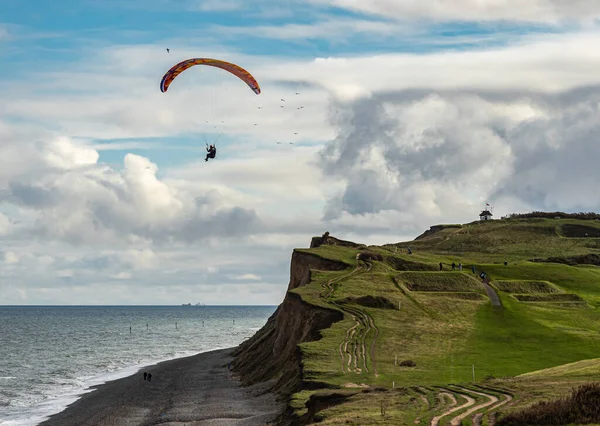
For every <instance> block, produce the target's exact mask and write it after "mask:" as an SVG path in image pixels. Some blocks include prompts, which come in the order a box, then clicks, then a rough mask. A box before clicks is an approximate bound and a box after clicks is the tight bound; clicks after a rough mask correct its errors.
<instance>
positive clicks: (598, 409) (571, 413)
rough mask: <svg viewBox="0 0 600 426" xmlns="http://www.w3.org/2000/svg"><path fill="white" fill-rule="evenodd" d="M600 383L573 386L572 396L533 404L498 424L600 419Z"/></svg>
mask: <svg viewBox="0 0 600 426" xmlns="http://www.w3.org/2000/svg"><path fill="white" fill-rule="evenodd" d="M598 401H600V383H588V384H585V385H582V386H580V387H578V388H577V389H573V391H572V393H571V395H570V396H568V397H566V398H561V399H558V400H555V401H550V402H538V403H537V404H534V405H532V406H531V407H527V408H524V409H522V410H520V411H516V412H514V413H510V414H508V415H506V416H504V417H502V418H501V419H500V420H499V421H498V422H497V423H496V425H497V426H521V425H523V426H525V425H569V424H590V423H599V422H600V404H599V403H598Z"/></svg>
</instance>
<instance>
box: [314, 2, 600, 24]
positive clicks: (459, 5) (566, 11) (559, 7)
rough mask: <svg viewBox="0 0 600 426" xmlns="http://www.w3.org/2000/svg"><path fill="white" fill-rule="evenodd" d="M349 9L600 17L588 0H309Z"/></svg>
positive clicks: (535, 18) (599, 8)
mask: <svg viewBox="0 0 600 426" xmlns="http://www.w3.org/2000/svg"><path fill="white" fill-rule="evenodd" d="M311 2H312V3H316V4H329V5H334V6H338V7H342V8H346V9H350V10H355V11H360V12H366V13H372V14H376V15H381V16H386V17H396V18H398V19H402V20H410V19H415V18H425V19H434V20H439V21H446V20H454V21H462V22H464V21H528V22H543V23H562V22H564V21H567V22H568V21H571V20H577V21H586V22H592V21H594V20H595V19H598V18H599V17H600V4H598V2H595V1H590V0H572V1H569V2H566V1H564V0H529V1H526V2H522V1H519V0H487V1H478V0H454V1H452V2H449V1H444V0H432V1H428V2H420V1H414V0H371V1H368V2H367V1H363V0H311Z"/></svg>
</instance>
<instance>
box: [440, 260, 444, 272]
mask: <svg viewBox="0 0 600 426" xmlns="http://www.w3.org/2000/svg"><path fill="white" fill-rule="evenodd" d="M443 269H444V267H443V266H442V262H440V271H441V270H443Z"/></svg>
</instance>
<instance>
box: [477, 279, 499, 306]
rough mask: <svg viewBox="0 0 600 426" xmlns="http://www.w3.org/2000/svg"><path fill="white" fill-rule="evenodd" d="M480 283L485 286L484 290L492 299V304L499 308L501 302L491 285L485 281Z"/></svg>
mask: <svg viewBox="0 0 600 426" xmlns="http://www.w3.org/2000/svg"><path fill="white" fill-rule="evenodd" d="M481 284H483V287H484V288H485V292H486V293H487V295H488V297H489V298H490V300H491V301H492V306H497V307H499V308H501V307H502V303H501V302H500V298H499V297H498V294H497V293H496V290H494V289H493V288H492V286H491V285H489V284H488V283H486V282H485V281H484V282H482V283H481Z"/></svg>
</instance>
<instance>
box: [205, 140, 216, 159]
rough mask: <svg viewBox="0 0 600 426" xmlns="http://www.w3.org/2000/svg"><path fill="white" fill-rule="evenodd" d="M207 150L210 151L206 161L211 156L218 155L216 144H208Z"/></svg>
mask: <svg viewBox="0 0 600 426" xmlns="http://www.w3.org/2000/svg"><path fill="white" fill-rule="evenodd" d="M206 152H208V154H206V159H205V160H204V161H208V159H209V158H215V156H216V155H217V147H216V146H214V145H211V146H208V144H207V146H206Z"/></svg>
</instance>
